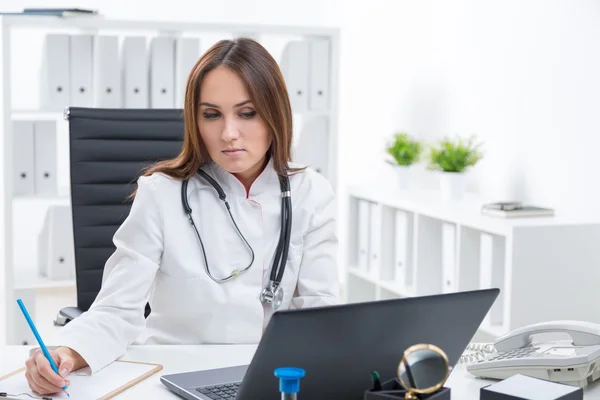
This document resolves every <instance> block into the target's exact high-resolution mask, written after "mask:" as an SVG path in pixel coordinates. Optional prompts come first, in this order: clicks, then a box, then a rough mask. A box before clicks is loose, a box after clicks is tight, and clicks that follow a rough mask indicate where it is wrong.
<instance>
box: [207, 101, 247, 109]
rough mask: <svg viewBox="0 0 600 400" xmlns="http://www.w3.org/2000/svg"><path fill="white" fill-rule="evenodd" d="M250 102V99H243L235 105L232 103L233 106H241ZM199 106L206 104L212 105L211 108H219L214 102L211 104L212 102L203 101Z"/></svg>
mask: <svg viewBox="0 0 600 400" xmlns="http://www.w3.org/2000/svg"><path fill="white" fill-rule="evenodd" d="M247 103H250V100H244V101H242V102H241V103H237V104H236V105H234V107H241V106H243V105H244V104H247ZM200 105H201V106H206V107H212V108H220V107H219V106H218V105H216V104H212V103H207V102H205V101H203V102H201V103H200Z"/></svg>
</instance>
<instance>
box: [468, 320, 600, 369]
mask: <svg viewBox="0 0 600 400" xmlns="http://www.w3.org/2000/svg"><path fill="white" fill-rule="evenodd" d="M556 332H558V333H563V332H564V333H567V334H569V336H571V339H572V341H573V346H594V345H600V324H595V323H591V322H584V321H571V320H563V321H548V322H541V323H537V324H532V325H527V326H524V327H522V328H518V329H515V330H514V331H512V332H509V333H507V334H505V335H503V336H501V337H499V338H498V339H496V341H495V342H494V343H469V345H468V346H467V348H466V349H465V352H464V353H463V354H462V355H461V357H460V359H459V361H458V364H471V363H476V362H478V361H480V360H485V359H486V358H488V357H490V356H493V355H495V354H497V353H499V352H506V351H510V350H514V349H519V348H523V347H526V346H528V345H530V344H531V343H532V337H533V335H538V334H542V333H556Z"/></svg>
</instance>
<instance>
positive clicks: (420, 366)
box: [397, 344, 450, 400]
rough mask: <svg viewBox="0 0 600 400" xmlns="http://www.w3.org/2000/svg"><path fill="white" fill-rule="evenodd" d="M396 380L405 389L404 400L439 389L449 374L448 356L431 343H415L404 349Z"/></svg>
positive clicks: (414, 399) (416, 397) (416, 399)
mask: <svg viewBox="0 0 600 400" xmlns="http://www.w3.org/2000/svg"><path fill="white" fill-rule="evenodd" d="M397 373H398V380H399V381H400V384H401V385H402V387H404V389H406V395H405V396H404V398H405V399H406V400H418V399H419V396H418V395H419V394H431V393H435V392H436V391H438V390H440V389H441V388H442V387H443V386H444V383H446V380H447V379H448V376H449V375H450V364H449V362H448V356H446V353H445V352H444V351H443V350H442V349H440V348H439V347H437V346H435V345H433V344H416V345H414V346H411V347H409V348H408V349H406V350H405V351H404V354H403V356H402V359H401V360H400V363H399V364H398V371H397Z"/></svg>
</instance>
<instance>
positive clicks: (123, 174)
mask: <svg viewBox="0 0 600 400" xmlns="http://www.w3.org/2000/svg"><path fill="white" fill-rule="evenodd" d="M66 112H67V113H68V114H67V115H66V116H65V117H66V118H68V121H69V143H70V175H71V177H70V181H71V207H72V213H73V239H74V245H75V273H76V283H77V307H78V308H79V309H80V310H82V311H87V310H88V309H89V308H90V306H91V305H92V303H93V302H94V300H95V298H96V296H97V295H98V292H99V291H100V287H101V284H102V271H103V269H104V265H105V263H106V261H107V259H108V258H109V257H110V256H111V254H112V253H113V252H114V251H115V246H114V244H113V236H114V234H115V232H116V231H117V229H118V228H119V226H120V225H121V223H122V222H123V221H124V220H125V218H126V217H127V215H128V214H129V210H130V209H131V201H128V200H127V197H128V196H129V195H130V194H131V193H132V191H133V190H134V188H135V184H136V181H137V178H138V177H139V175H140V173H141V170H142V169H143V168H144V167H146V166H148V165H149V164H151V163H153V162H156V161H158V160H161V159H166V158H172V157H174V156H176V155H177V154H178V153H179V151H180V150H181V146H182V143H183V132H184V128H183V111H182V110H181V109H159V110H157V109H100V108H81V107H71V108H69V109H67V110H66ZM146 312H148V310H146Z"/></svg>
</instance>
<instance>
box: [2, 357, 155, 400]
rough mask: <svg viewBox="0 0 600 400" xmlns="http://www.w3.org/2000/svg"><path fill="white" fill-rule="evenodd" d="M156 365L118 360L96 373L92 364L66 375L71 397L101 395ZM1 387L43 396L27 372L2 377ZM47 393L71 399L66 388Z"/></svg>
mask: <svg viewBox="0 0 600 400" xmlns="http://www.w3.org/2000/svg"><path fill="white" fill-rule="evenodd" d="M154 368H156V366H155V365H148V364H137V363H129V362H120V361H117V362H114V363H112V364H110V365H108V366H106V367H105V368H103V369H101V370H100V371H98V372H96V373H95V374H94V375H90V370H89V368H82V369H81V370H79V371H74V372H72V373H71V374H70V375H69V376H68V378H67V379H68V380H69V381H71V386H69V388H68V392H69V394H70V395H71V399H70V400H83V399H85V400H89V399H98V398H100V397H102V396H105V395H106V394H108V393H110V392H112V391H113V390H115V389H118V388H120V387H122V386H124V385H126V384H127V383H129V382H131V381H132V380H134V379H137V378H139V377H140V376H142V375H144V374H145V373H147V372H149V371H151V370H152V369H154ZM0 389H1V391H2V392H7V393H10V394H18V393H28V394H30V395H32V396H36V397H40V396H39V395H38V394H37V393H34V392H32V391H31V389H29V385H28V384H27V380H26V379H25V373H18V374H16V375H13V376H11V377H10V378H7V379H5V380H3V381H0ZM46 397H50V398H52V399H69V397H68V396H67V395H66V394H65V393H64V392H61V393H58V394H56V395H53V396H46ZM24 398H26V396H25V397H24Z"/></svg>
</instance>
